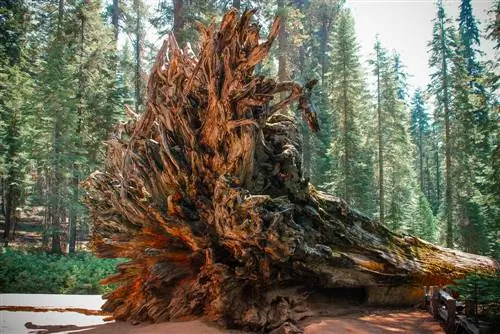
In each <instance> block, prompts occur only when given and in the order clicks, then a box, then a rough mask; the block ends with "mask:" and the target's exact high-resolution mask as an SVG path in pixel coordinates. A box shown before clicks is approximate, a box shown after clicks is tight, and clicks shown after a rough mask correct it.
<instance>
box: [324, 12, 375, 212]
mask: <svg viewBox="0 0 500 334" xmlns="http://www.w3.org/2000/svg"><path fill="white" fill-rule="evenodd" d="M332 47H333V48H334V49H335V50H336V51H335V52H334V53H333V54H332V56H331V64H330V68H331V72H329V73H328V75H327V76H328V79H329V80H328V92H329V98H330V101H329V102H330V105H331V106H330V108H331V109H332V120H331V123H332V124H331V128H332V130H333V131H332V139H331V144H330V149H329V150H328V152H327V157H328V159H329V161H330V166H331V167H330V170H329V171H328V175H329V177H330V179H329V182H328V183H327V187H328V188H327V189H328V190H329V191H332V192H333V193H334V194H336V195H338V196H340V197H342V198H344V199H345V200H346V201H347V202H348V203H349V204H351V205H354V206H355V207H357V208H358V209H360V210H362V211H364V212H365V213H367V214H369V215H373V214H374V212H375V201H374V197H375V196H376V194H375V184H374V175H373V160H374V154H373V153H374V152H373V150H372V147H370V145H369V142H368V141H366V140H365V138H366V137H367V134H368V133H369V132H370V127H369V124H370V118H372V117H373V114H372V112H371V111H370V109H371V106H370V104H369V100H370V96H369V94H368V89H367V85H366V80H365V78H364V75H363V70H362V67H361V62H360V60H359V46H358V44H357V42H356V34H355V31H354V19H353V18H352V15H351V13H350V11H349V10H344V11H342V12H341V14H340V15H339V19H338V22H337V25H336V27H335V32H334V34H333V39H332ZM333 120H335V121H333Z"/></svg>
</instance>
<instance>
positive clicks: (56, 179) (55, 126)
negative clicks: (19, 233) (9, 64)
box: [49, 0, 65, 254]
mask: <svg viewBox="0 0 500 334" xmlns="http://www.w3.org/2000/svg"><path fill="white" fill-rule="evenodd" d="M64 6H65V1H64V0H59V6H58V26H57V36H56V38H57V40H58V41H59V43H63V42H64V41H63V36H62V33H63V19H64ZM60 141H61V124H60V119H59V117H58V115H57V114H54V115H53V116H52V177H51V180H50V183H49V184H50V190H49V196H50V197H52V198H50V199H49V203H50V204H49V218H50V229H51V235H52V246H51V252H52V253H58V254H59V253H62V250H61V236H60V233H61V231H60V230H61V223H62V221H63V209H62V203H61V196H62V189H61V188H62V171H61V150H60V145H61V143H60Z"/></svg>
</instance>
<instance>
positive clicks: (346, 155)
mask: <svg viewBox="0 0 500 334" xmlns="http://www.w3.org/2000/svg"><path fill="white" fill-rule="evenodd" d="M346 71H347V69H346V64H345V62H344V69H343V75H344V78H343V85H342V86H343V99H344V106H343V109H344V110H343V114H344V120H343V121H344V124H343V128H344V129H343V132H344V157H343V159H344V161H343V162H344V164H343V167H344V168H343V169H344V196H343V197H344V199H345V201H346V202H347V203H350V196H349V195H350V194H349V191H348V187H349V182H350V176H349V153H350V152H349V120H348V117H349V112H348V110H347V89H348V85H349V83H348V82H347V78H346V75H347V73H346Z"/></svg>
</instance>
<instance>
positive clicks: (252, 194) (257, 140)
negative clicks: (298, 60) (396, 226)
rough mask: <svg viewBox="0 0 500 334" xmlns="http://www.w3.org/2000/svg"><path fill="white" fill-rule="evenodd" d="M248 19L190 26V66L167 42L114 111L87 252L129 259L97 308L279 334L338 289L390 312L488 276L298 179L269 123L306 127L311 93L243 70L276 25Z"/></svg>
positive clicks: (89, 187) (92, 184)
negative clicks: (143, 81)
mask: <svg viewBox="0 0 500 334" xmlns="http://www.w3.org/2000/svg"><path fill="white" fill-rule="evenodd" d="M252 14H253V12H252V11H246V12H245V13H243V14H242V16H241V18H239V19H238V15H237V12H236V11H235V10H231V11H229V12H228V13H227V14H226V15H225V16H224V18H223V20H222V22H221V25H220V28H219V29H218V30H217V29H216V27H215V25H210V26H209V27H200V29H201V36H202V38H201V42H200V52H199V54H198V56H194V55H192V54H191V53H189V52H184V51H182V50H180V49H179V48H178V46H177V43H176V41H175V39H174V38H173V37H169V38H168V39H167V40H166V42H165V43H164V45H163V47H162V48H161V50H160V52H159V54H158V56H157V59H156V63H155V65H154V66H153V69H152V72H151V76H150V80H149V83H148V97H147V104H146V108H145V112H144V113H143V114H141V115H136V114H135V113H134V112H132V111H129V114H130V115H131V120H130V121H128V122H127V123H124V124H119V125H118V126H117V127H116V130H115V133H114V135H113V137H112V138H111V139H110V140H109V141H108V142H107V146H108V151H107V159H106V167H105V169H104V171H102V172H94V173H93V174H92V175H91V176H90V177H89V178H88V179H87V180H86V181H85V182H84V187H85V189H86V191H87V195H86V202H87V204H88V206H89V209H90V214H91V218H92V221H93V235H92V247H93V249H94V251H95V252H96V253H97V254H98V255H99V256H101V257H126V258H129V259H130V261H129V262H127V263H124V264H121V265H119V266H118V273H117V274H116V275H114V276H112V277H109V278H107V279H105V280H104V282H103V283H117V284H118V288H117V289H116V290H114V291H113V292H111V293H109V294H108V295H107V296H105V298H106V299H107V301H106V303H105V305H104V306H103V308H104V310H105V311H109V312H112V313H113V315H114V317H115V318H116V319H119V320H125V319H129V320H139V321H144V320H152V321H165V320H170V319H176V318H180V317H185V316H193V315H194V316H204V317H206V318H208V319H211V320H213V321H218V322H220V323H222V324H224V325H226V326H228V327H240V328H246V329H249V330H258V331H264V332H271V331H277V332H279V331H280V330H284V331H285V332H286V330H288V329H286V328H291V329H290V330H292V329H293V330H295V329H294V327H296V323H297V321H298V320H300V319H302V318H304V317H305V316H307V315H310V314H312V311H313V309H314V303H313V302H312V300H314V296H315V295H318V294H325V293H328V294H331V296H330V297H331V298H330V299H331V300H335V298H336V294H337V293H338V288H345V289H358V290H361V291H366V294H367V296H366V299H368V300H369V299H370V296H371V298H372V300H379V301H380V300H383V301H384V303H391V302H392V303H393V304H399V303H400V302H401V299H402V294H403V293H406V292H405V291H412V289H419V290H421V286H423V285H432V284H435V285H440V284H445V283H448V282H450V281H451V280H453V279H454V278H458V277H462V276H464V275H465V274H466V273H468V272H471V271H474V272H492V271H494V270H495V268H496V262H495V261H494V260H491V259H489V258H486V257H482V256H477V255H472V254H467V253H463V252H459V251H454V250H450V249H446V248H442V247H438V246H435V245H432V244H430V243H428V242H425V241H423V240H421V239H418V238H415V237H411V236H400V235H397V234H394V233H392V232H390V231H389V230H387V229H386V228H385V227H384V226H382V225H381V224H379V223H378V222H376V221H373V220H370V219H369V218H367V217H365V216H364V215H363V214H361V213H359V212H357V211H356V210H355V209H353V208H351V207H349V206H348V205H347V204H346V202H345V201H343V200H341V199H339V198H336V197H333V196H331V195H329V194H326V193H322V192H319V191H317V190H316V189H315V188H314V187H313V186H312V185H310V184H309V183H308V181H307V180H305V179H304V177H303V174H302V166H301V160H300V157H301V137H300V131H299V129H298V126H297V124H296V122H295V119H294V118H293V117H289V116H286V115H283V114H280V113H278V111H280V110H281V109H283V108H285V107H287V106H289V105H290V104H291V103H293V102H297V105H298V109H299V112H300V113H301V115H302V117H303V118H304V119H305V120H306V122H307V124H308V125H309V128H310V129H311V130H313V131H318V130H319V125H318V123H317V118H316V113H315V112H314V108H313V107H312V103H311V101H310V96H311V89H312V88H313V86H314V84H315V82H314V81H312V82H310V83H308V84H306V85H305V86H301V85H299V84H297V83H294V82H282V83H278V82H276V81H275V80H274V79H271V78H265V77H263V76H260V75H256V74H254V67H255V66H256V65H257V64H258V63H259V62H261V61H262V60H263V59H264V58H265V57H266V55H267V53H268V52H269V49H270V47H271V44H272V42H273V40H274V39H275V38H276V36H277V33H278V28H279V21H275V22H274V24H273V25H272V27H271V29H270V33H269V36H268V40H267V41H264V42H261V41H260V36H259V27H258V26H257V25H255V24H252V23H251V19H252ZM283 92H284V93H286V94H285V95H286V97H285V99H284V100H281V99H279V97H278V95H280V94H279V93H283ZM375 293H376V294H377V296H374V294H375ZM370 294H371V295H370ZM375 297H376V298H375Z"/></svg>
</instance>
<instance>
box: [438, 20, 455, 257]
mask: <svg viewBox="0 0 500 334" xmlns="http://www.w3.org/2000/svg"><path fill="white" fill-rule="evenodd" d="M440 20H441V21H440V28H441V48H442V50H441V52H442V54H443V58H442V68H441V70H442V72H443V77H442V81H441V88H442V90H443V107H444V128H445V134H444V147H445V169H446V178H445V181H446V192H445V215H446V247H450V248H453V216H452V212H453V196H452V184H451V138H450V135H451V134H450V101H449V100H448V98H449V95H448V90H449V82H448V58H447V57H446V41H445V38H446V37H445V27H444V15H442V16H440Z"/></svg>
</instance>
